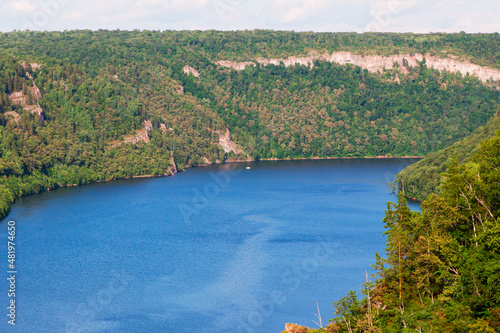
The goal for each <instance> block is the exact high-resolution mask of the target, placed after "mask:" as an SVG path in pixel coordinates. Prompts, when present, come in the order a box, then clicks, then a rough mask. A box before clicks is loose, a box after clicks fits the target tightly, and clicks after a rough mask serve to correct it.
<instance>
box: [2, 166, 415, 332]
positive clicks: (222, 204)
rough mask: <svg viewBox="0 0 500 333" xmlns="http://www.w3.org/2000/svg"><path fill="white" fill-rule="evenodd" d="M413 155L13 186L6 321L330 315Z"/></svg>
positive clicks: (104, 322) (271, 323) (111, 323)
mask: <svg viewBox="0 0 500 333" xmlns="http://www.w3.org/2000/svg"><path fill="white" fill-rule="evenodd" d="M414 161H415V160H405V159H392V160H328V161H319V160H317V161H277V162H256V163H243V164H226V165H217V166H211V167H205V168H194V169H191V170H188V171H186V172H183V173H179V174H177V175H175V176H174V177H167V178H155V179H135V180H124V181H117V182H111V183H104V184H94V185H89V186H84V187H77V188H66V189H60V190H57V191H53V192H48V193H43V194H41V195H36V196H31V197H27V198H24V199H19V200H17V202H16V203H15V205H14V206H13V209H12V212H11V214H10V215H9V216H8V217H7V219H5V220H4V221H2V222H1V223H0V237H1V240H2V241H1V245H2V249H0V254H1V257H0V269H1V271H2V273H3V274H4V275H5V276H7V271H8V267H7V245H6V244H7V221H9V220H14V221H15V222H16V232H17V239H16V251H17V262H16V264H17V267H16V268H17V270H18V274H17V280H16V304H17V307H16V313H17V317H16V327H15V328H13V327H11V326H10V325H8V324H7V319H8V318H7V317H6V313H7V310H6V307H7V306H8V301H9V299H8V298H7V291H8V289H9V285H8V282H7V280H6V279H5V278H3V279H1V280H2V282H1V283H0V295H1V296H0V301H1V304H2V306H1V308H3V309H4V310H3V312H5V313H4V314H2V315H1V317H0V318H3V319H2V320H1V322H0V332H197V331H200V332H245V333H248V332H280V331H281V330H283V329H284V325H285V323H287V322H291V323H298V324H301V325H307V326H309V327H315V326H316V325H315V324H314V323H313V321H318V319H317V318H316V316H315V315H314V314H315V313H317V308H316V302H317V304H318V306H319V309H320V311H321V316H322V319H323V325H326V324H327V323H328V319H330V318H332V317H333V316H334V313H333V309H332V302H333V301H334V300H337V299H339V298H341V297H343V296H344V295H345V294H347V293H348V292H349V291H350V290H358V291H359V290H360V289H361V287H360V284H361V283H363V281H364V275H365V271H368V272H369V273H371V272H372V270H371V269H370V265H371V264H373V263H374V255H375V251H378V252H379V253H381V254H383V253H384V247H385V237H384V236H383V235H382V233H383V232H384V227H383V223H382V218H383V216H384V210H385V209H386V208H387V204H386V203H387V201H393V202H394V201H396V200H397V197H396V195H394V194H392V193H391V189H390V187H389V186H388V182H390V181H393V180H394V179H395V175H396V173H397V172H398V171H399V170H401V169H402V168H403V167H405V166H406V165H408V164H409V163H410V162H414ZM247 166H249V167H251V169H249V170H247V169H246V167H247ZM412 208H413V209H414V210H418V209H419V208H418V205H417V204H413V205H412Z"/></svg>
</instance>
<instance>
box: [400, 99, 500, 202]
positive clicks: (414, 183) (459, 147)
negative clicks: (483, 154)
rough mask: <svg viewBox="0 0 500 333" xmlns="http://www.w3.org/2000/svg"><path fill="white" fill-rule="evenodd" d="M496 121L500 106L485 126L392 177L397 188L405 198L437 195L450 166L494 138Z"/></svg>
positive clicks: (463, 159)
mask: <svg viewBox="0 0 500 333" xmlns="http://www.w3.org/2000/svg"><path fill="white" fill-rule="evenodd" d="M499 122H500V106H499V108H498V112H497V116H496V117H494V118H492V119H491V120H490V121H488V123H487V124H486V125H485V126H481V127H479V128H478V129H477V130H476V131H474V133H472V134H471V135H469V136H468V137H466V138H465V139H463V140H461V141H459V142H457V143H455V144H453V145H452V146H450V147H447V148H445V149H442V150H439V151H437V152H434V153H430V154H428V155H426V157H425V159H423V160H420V161H418V162H417V163H415V164H412V165H409V166H407V167H406V168H405V169H403V170H402V171H401V172H400V173H399V174H398V175H397V177H396V183H397V184H398V188H399V189H401V190H402V191H403V194H404V195H405V196H406V197H410V198H415V199H417V200H420V201H423V200H425V199H426V198H427V197H428V196H429V195H430V194H431V193H436V194H440V193H441V190H442V189H441V186H440V180H441V178H442V177H441V174H442V173H443V172H445V171H446V170H447V168H448V165H450V164H452V163H454V162H455V163H458V164H463V163H466V162H468V161H469V160H470V158H471V157H472V156H473V155H474V153H475V152H476V150H477V148H478V146H479V144H480V143H481V141H484V140H486V139H488V138H491V137H493V136H495V132H496V130H497V129H498V124H499Z"/></svg>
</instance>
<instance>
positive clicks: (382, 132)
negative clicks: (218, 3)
mask: <svg viewBox="0 0 500 333" xmlns="http://www.w3.org/2000/svg"><path fill="white" fill-rule="evenodd" d="M499 49H500V36H499V35H498V34H476V35H468V34H463V33H460V34H430V35H417V34H373V33H367V34H355V33H338V34H333V33H294V32H277V31H264V30H255V31H239V32H216V31H205V32H201V31H182V32H176V31H166V32H158V31H103V30H101V31H65V32H29V31H25V32H19V31H17V32H12V33H5V34H0V94H1V95H0V149H1V159H0V173H1V176H0V177H1V178H0V192H1V193H2V196H1V197H0V218H3V217H4V216H5V214H6V213H7V212H8V211H9V208H10V204H11V202H12V200H13V198H14V197H17V196H22V195H27V194H31V193H37V192H40V191H43V190H46V189H54V188H57V187H61V186H68V185H69V186H71V185H79V184H86V183H90V182H96V181H106V180H112V179H119V178H129V177H134V176H148V175H168V174H171V173H173V172H175V171H176V169H179V170H182V169H184V168H186V167H190V166H196V165H203V164H207V163H215V162H222V161H225V160H227V159H233V160H235V159H239V160H247V159H255V160H258V159H269V158H279V159H281V158H304V157H306V158H309V157H324V158H345V157H349V158H353V157H367V156H371V157H373V156H424V155H425V154H427V153H429V152H433V151H436V150H439V149H443V148H446V147H448V146H450V145H452V144H453V143H455V142H457V141H458V140H461V139H463V138H465V137H466V136H467V135H469V134H470V133H472V132H473V131H474V130H475V129H477V128H478V127H479V126H482V125H485V124H486V122H487V120H488V119H490V117H491V116H493V115H494V114H495V112H496V110H497V107H498V105H499V104H500V91H499V90H498V87H499V83H498V82H493V81H491V80H485V79H484V78H483V79H481V80H480V79H478V78H477V77H475V76H473V75H469V73H460V72H439V71H438V70H435V69H432V68H428V67H427V65H426V62H425V56H424V58H423V59H422V61H421V62H418V64H416V65H415V66H409V64H408V62H406V63H405V62H404V61H403V63H402V64H398V65H397V66H393V67H391V69H387V70H384V69H383V68H382V69H381V71H380V72H372V71H368V70H366V69H363V68H360V67H356V66H353V65H351V64H338V63H333V62H323V61H316V62H315V63H314V64H313V66H309V65H307V66H303V65H295V66H285V65H284V64H276V65H267V66H248V67H246V68H245V69H242V70H238V71H237V70H234V69H231V68H227V67H223V66H221V65H220V64H219V61H222V60H225V61H229V60H231V61H247V62H248V61H254V60H255V59H257V58H266V59H274V58H284V57H289V56H306V55H309V54H312V53H331V52H336V51H349V52H352V53H353V54H358V55H369V54H371V55H394V54H400V55H405V54H408V55H411V54H415V53H420V54H424V55H428V56H433V57H438V58H442V59H453V61H459V62H465V61H470V62H473V63H474V64H477V65H481V66H488V67H490V69H489V71H494V70H495V69H500V57H499V56H498V55H499ZM465 68H467V67H465ZM488 73H489V72H488ZM226 134H227V135H226ZM228 147H229V148H228Z"/></svg>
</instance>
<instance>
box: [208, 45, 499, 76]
mask: <svg viewBox="0 0 500 333" xmlns="http://www.w3.org/2000/svg"><path fill="white" fill-rule="evenodd" d="M424 58H425V62H426V65H427V67H429V68H434V69H437V70H439V71H447V72H450V73H460V74H462V75H463V76H465V75H467V74H469V75H471V76H476V77H477V78H478V79H479V80H481V81H483V82H486V81H488V80H493V81H500V70H498V69H494V68H490V67H483V66H479V65H476V64H473V63H471V62H469V61H459V60H456V59H452V58H451V57H448V58H438V57H435V56H431V55H429V54H427V55H425V56H423V55H422V54H418V53H417V54H414V55H393V56H388V57H386V56H378V55H355V54H352V53H350V52H334V53H332V54H328V53H325V54H311V55H309V56H307V57H288V58H286V59H283V58H280V59H263V58H259V59H256V60H255V61H254V62H249V61H246V62H231V61H225V60H221V61H218V62H217V64H218V65H220V66H224V67H228V68H233V69H235V70H243V69H245V68H246V67H247V66H256V65H257V64H260V65H263V66H267V65H269V64H273V65H279V64H280V63H283V64H284V65H285V66H286V67H288V66H294V65H296V64H299V65H304V66H309V67H311V68H312V67H313V66H314V61H327V62H334V63H338V64H341V65H345V64H352V65H355V66H359V67H361V68H364V69H367V70H368V71H369V72H372V73H375V72H379V71H383V70H385V69H393V68H394V67H395V66H398V67H399V68H400V70H401V72H402V73H405V74H406V73H408V71H407V69H406V67H405V66H404V65H406V64H407V65H408V66H409V67H415V66H418V64H419V62H422V61H423V59H424Z"/></svg>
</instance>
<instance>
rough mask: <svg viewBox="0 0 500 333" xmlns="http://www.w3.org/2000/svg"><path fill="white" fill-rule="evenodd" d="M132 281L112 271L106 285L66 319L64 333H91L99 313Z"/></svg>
mask: <svg viewBox="0 0 500 333" xmlns="http://www.w3.org/2000/svg"><path fill="white" fill-rule="evenodd" d="M132 280H134V278H133V277H132V276H131V275H127V274H118V273H117V272H115V271H112V272H111V273H110V280H109V282H108V284H107V285H106V286H105V287H104V288H102V289H101V290H99V291H98V292H97V293H96V294H94V295H92V296H90V297H89V298H87V299H86V300H85V301H84V302H82V303H80V304H79V305H78V306H77V308H76V311H75V312H74V314H72V315H71V316H70V317H68V318H67V321H66V327H65V332H67V333H80V332H81V333H83V332H92V331H93V324H94V322H95V320H96V317H97V315H98V314H99V312H101V311H102V310H104V309H105V308H106V307H107V306H109V304H111V302H112V301H113V300H114V299H115V298H116V297H117V296H118V295H119V294H121V293H122V292H123V291H124V290H125V288H126V287H127V286H128V285H129V284H130V282H131V281H132Z"/></svg>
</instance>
